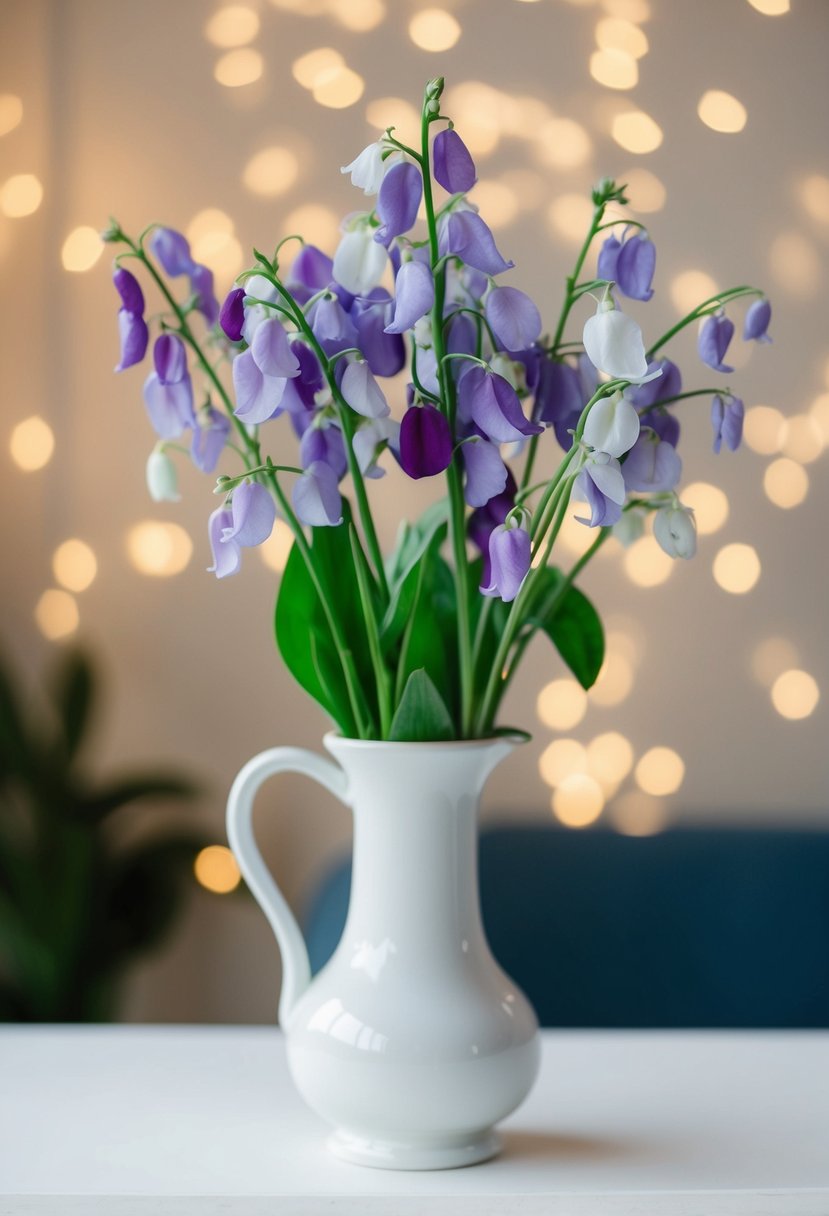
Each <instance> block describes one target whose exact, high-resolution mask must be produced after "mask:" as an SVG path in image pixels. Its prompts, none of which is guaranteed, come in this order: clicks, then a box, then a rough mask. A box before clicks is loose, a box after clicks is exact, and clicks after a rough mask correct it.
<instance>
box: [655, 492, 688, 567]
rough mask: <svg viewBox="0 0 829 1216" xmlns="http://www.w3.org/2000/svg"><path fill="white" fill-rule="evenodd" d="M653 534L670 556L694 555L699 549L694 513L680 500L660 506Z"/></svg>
mask: <svg viewBox="0 0 829 1216" xmlns="http://www.w3.org/2000/svg"><path fill="white" fill-rule="evenodd" d="M653 534H654V536H655V537H656V539H657V541H658V542H659V545H660V548H662V549H664V550H665V552H666V553H667V554H668V556H669V557H686V558H687V557H693V556H694V554H695V553H696V551H697V529H696V524H695V523H694V513H693V511H691V510H690V509H689V508H688V507H683V505H682V503H680V502H676V503H674V504H672V505H671V506H668V507H660V509H659V510H658V511H657V512H656V515H655V516H654V521H653Z"/></svg>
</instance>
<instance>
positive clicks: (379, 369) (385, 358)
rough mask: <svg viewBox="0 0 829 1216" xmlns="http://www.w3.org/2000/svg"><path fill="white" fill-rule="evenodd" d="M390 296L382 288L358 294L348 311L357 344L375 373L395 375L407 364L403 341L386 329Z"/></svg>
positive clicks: (390, 304) (390, 303)
mask: <svg viewBox="0 0 829 1216" xmlns="http://www.w3.org/2000/svg"><path fill="white" fill-rule="evenodd" d="M392 307H393V304H392V298H391V296H390V295H389V293H388V292H387V291H386V289H385V287H375V288H374V290H373V291H370V292H369V293H368V295H366V296H358V297H357V299H355V301H354V303H353V304H352V305H351V308H350V310H349V316H350V317H351V320H352V322H353V324H354V327H355V329H356V331H357V343H356V344H357V346H358V347H359V348H360V350H361V351H362V352H363V357H364V358H365V361H366V363H367V364H368V365H369V367H370V368H371V370H372V371H373V372H374V375H375V376H396V375H397V373H398V372H399V371H401V370H402V368H403V367H404V366H405V363H406V344H405V342H404V341H403V339H402V338H401V336H400V335H399V334H396V333H391V332H389V329H388V324H389V318H390V317H391V315H392Z"/></svg>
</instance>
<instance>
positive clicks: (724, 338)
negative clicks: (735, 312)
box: [697, 312, 734, 374]
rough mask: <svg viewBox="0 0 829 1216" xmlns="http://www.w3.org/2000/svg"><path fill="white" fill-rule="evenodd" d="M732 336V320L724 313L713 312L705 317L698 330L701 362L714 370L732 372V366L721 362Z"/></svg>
mask: <svg viewBox="0 0 829 1216" xmlns="http://www.w3.org/2000/svg"><path fill="white" fill-rule="evenodd" d="M733 336H734V322H733V321H729V319H728V317H727V316H726V315H725V313H722V312H718V313H714V314H713V315H712V316H710V317H706V318H705V320H704V321H703V323H702V328H701V329H700V331H699V339H698V341H697V350H698V352H699V357H700V359H702V361H703V363H705V364H707V365H708V367H710V368H712V369H713V370H714V371H715V372H724V373H725V374H728V372H733V371H734V368H733V367H729V366H728V364H727V363H723V357H724V355H725V352H726V351H727V350H728V344H729V342H730V341H731V339H732V338H733Z"/></svg>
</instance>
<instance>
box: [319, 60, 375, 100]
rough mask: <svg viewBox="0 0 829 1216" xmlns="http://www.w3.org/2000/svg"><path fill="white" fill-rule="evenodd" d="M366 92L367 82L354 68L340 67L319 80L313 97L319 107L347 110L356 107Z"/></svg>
mask: <svg viewBox="0 0 829 1216" xmlns="http://www.w3.org/2000/svg"><path fill="white" fill-rule="evenodd" d="M365 90H366V82H365V81H364V80H363V78H362V76H361V75H360V74H359V72H355V71H354V70H353V69H352V68H347V67H344V66H343V67H339V68H335V69H333V70H332V71H331V72H330V73H328V74H327V75H325V76H324V77H323V79H322V80H318V81H317V83H316V84H315V85H314V87H313V89H312V90H311V95H312V97H313V98H314V101H315V102H317V104H318V105H321V106H326V107H327V108H328V109H329V110H346V109H348V107H349V106H353V105H355V104H356V103H357V102H358V101H359V100H360V98H361V97H362V95H363V93H364V92H365Z"/></svg>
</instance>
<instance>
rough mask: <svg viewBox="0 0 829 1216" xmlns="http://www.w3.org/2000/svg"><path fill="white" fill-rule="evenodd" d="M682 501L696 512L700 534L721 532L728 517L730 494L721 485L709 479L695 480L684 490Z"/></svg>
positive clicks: (706, 534) (708, 534)
mask: <svg viewBox="0 0 829 1216" xmlns="http://www.w3.org/2000/svg"><path fill="white" fill-rule="evenodd" d="M682 501H683V503H684V504H685V506H686V507H690V508H691V510H692V511H693V512H694V522H695V523H696V525H697V533H698V535H699V536H710V535H711V533H712V532H719V530H720V528H721V527H722V526H723V524H724V523H725V521H726V520H727V519H728V511H729V506H728V496H727V495H726V494H725V493H724V492H723V491H722V490H721V489H720V487H719V486H714V485H711V484H710V482H707V481H694V482H692V483H691V485H689V486H685V487H684V488H683V490H682Z"/></svg>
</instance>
